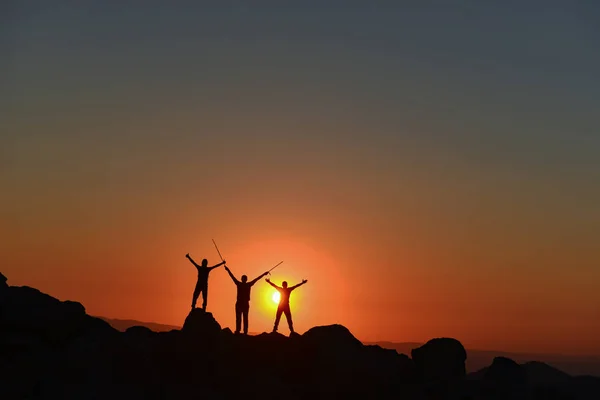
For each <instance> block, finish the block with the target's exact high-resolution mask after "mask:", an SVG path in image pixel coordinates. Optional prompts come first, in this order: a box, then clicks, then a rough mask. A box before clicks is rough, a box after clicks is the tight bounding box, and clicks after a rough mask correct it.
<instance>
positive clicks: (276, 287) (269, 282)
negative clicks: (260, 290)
mask: <svg viewBox="0 0 600 400" xmlns="http://www.w3.org/2000/svg"><path fill="white" fill-rule="evenodd" d="M265 281H266V282H267V283H268V284H269V285H271V286H273V287H274V288H275V289H278V290H279V289H281V288H280V287H279V286H277V285H275V284H274V283H273V282H271V280H270V279H269V278H267V279H265Z"/></svg>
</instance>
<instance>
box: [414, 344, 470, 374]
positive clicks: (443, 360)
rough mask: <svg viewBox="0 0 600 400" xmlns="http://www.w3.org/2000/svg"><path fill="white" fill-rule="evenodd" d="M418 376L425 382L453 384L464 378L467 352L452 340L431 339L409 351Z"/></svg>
mask: <svg viewBox="0 0 600 400" xmlns="http://www.w3.org/2000/svg"><path fill="white" fill-rule="evenodd" d="M411 356H412V359H413V361H414V363H415V366H416V368H417V372H418V374H419V375H420V376H421V378H422V379H423V380H424V381H425V382H446V383H449V382H454V381H457V380H462V379H463V378H464V377H465V376H466V367H465V362H466V360H467V352H466V350H465V348H464V347H463V345H462V344H461V343H460V342H459V341H458V340H456V339H452V338H435V339H431V340H430V341H428V342H427V343H425V344H424V345H423V346H421V347H418V348H416V349H413V350H412V351H411Z"/></svg>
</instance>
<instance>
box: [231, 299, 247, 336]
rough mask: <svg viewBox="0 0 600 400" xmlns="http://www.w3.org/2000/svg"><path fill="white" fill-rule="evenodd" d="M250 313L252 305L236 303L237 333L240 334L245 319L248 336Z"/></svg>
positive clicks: (245, 331) (245, 330)
mask: <svg viewBox="0 0 600 400" xmlns="http://www.w3.org/2000/svg"><path fill="white" fill-rule="evenodd" d="M248 311H250V303H242V304H240V303H235V333H240V328H241V324H242V318H243V320H244V335H247V334H248Z"/></svg>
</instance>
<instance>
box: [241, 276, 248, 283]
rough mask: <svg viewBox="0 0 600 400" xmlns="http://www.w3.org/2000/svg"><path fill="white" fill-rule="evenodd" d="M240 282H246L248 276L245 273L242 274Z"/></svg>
mask: <svg viewBox="0 0 600 400" xmlns="http://www.w3.org/2000/svg"><path fill="white" fill-rule="evenodd" d="M242 282H244V283H246V282H248V277H247V276H246V275H242Z"/></svg>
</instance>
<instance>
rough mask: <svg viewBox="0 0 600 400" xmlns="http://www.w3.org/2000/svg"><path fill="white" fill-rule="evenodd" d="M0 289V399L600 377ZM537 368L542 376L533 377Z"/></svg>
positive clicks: (446, 347)
mask: <svg viewBox="0 0 600 400" xmlns="http://www.w3.org/2000/svg"><path fill="white" fill-rule="evenodd" d="M3 293H4V294H6V295H5V296H2V300H0V306H1V307H2V310H3V312H2V315H1V316H0V328H1V329H0V398H2V399H17V398H37V399H54V398H56V399H68V398H111V399H127V400H131V399H162V398H169V399H189V398H203V399H213V398H214V399H222V398H236V397H246V398H261V399H265V400H266V399H271V398H281V397H285V398H286V399H313V398H356V397H360V398H373V399H388V398H389V399H396V398H403V399H409V400H410V399H426V398H438V399H465V398H469V397H467V396H471V397H470V398H477V399H499V398H514V399H517V398H518V397H516V396H518V395H521V394H522V393H525V389H527V390H528V391H527V393H529V394H530V397H527V398H531V399H537V398H566V397H557V396H563V395H564V394H565V393H566V394H569V393H576V394H577V395H578V396H579V397H578V398H581V399H587V398H590V399H592V398H593V399H597V398H598V397H597V396H596V397H586V394H587V393H595V394H597V393H598V387H599V386H600V382H598V380H596V379H595V378H589V379H584V378H581V379H575V378H571V377H570V376H568V375H567V376H564V375H561V373H560V371H558V372H557V371H555V370H553V369H552V368H551V367H548V366H545V365H540V364H536V363H529V364H526V365H518V364H516V363H514V362H512V361H511V360H508V359H502V358H498V359H496V360H494V363H493V364H492V365H491V366H490V367H489V368H487V369H486V370H485V371H483V372H481V373H479V374H477V375H476V379H473V380H469V381H466V380H463V378H464V376H465V360H466V353H465V351H464V348H463V347H462V345H461V344H460V342H458V341H457V340H455V339H449V338H441V339H433V340H431V341H429V342H428V343H427V344H425V345H424V346H421V347H419V348H417V349H414V350H413V351H412V356H413V359H411V358H409V357H408V356H406V355H404V354H398V353H397V352H396V351H395V350H387V349H382V348H381V347H379V346H365V345H363V344H362V343H361V342H360V341H359V340H358V339H356V338H355V337H354V336H353V335H352V333H351V332H350V331H349V330H348V329H347V328H345V327H344V326H342V325H328V326H318V327H314V328H312V329H309V330H308V331H307V332H306V333H304V334H303V335H299V334H294V335H290V337H286V336H284V335H282V334H280V333H262V334H260V335H257V336H245V335H234V334H233V333H232V332H231V330H230V329H229V328H224V329H221V326H220V325H219V323H218V322H217V321H216V320H215V319H214V317H213V316H212V314H211V313H207V312H204V311H203V310H201V309H195V310H192V311H191V312H190V313H189V315H188V316H187V318H186V320H185V323H184V325H183V328H182V330H171V331H169V332H154V331H152V330H150V329H148V328H145V327H141V326H133V327H130V328H128V329H127V330H126V331H125V332H120V331H117V330H115V329H113V328H111V327H110V326H109V325H108V324H107V323H106V322H104V321H102V320H100V319H97V318H93V317H90V316H88V315H87V314H86V313H85V309H84V308H83V306H82V305H81V304H79V303H75V302H69V301H65V302H62V301H59V300H57V299H55V298H53V297H51V296H48V295H46V294H43V293H41V292H39V291H37V290H35V289H32V288H28V287H11V286H7V287H5V288H4V290H3ZM524 371H525V372H524ZM524 373H525V375H524ZM524 376H526V377H527V379H524ZM531 377H534V378H535V379H534V380H535V382H537V383H538V384H539V385H538V386H535V387H531V381H532V379H531ZM557 380H558V381H560V384H559V385H558V386H557V385H554V386H552V385H550V383H551V382H555V381H557ZM506 388H509V389H510V390H505V389H506ZM522 389H523V390H522ZM502 396H504V397H502ZM544 396H546V397H544ZM548 396H554V397H548Z"/></svg>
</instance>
